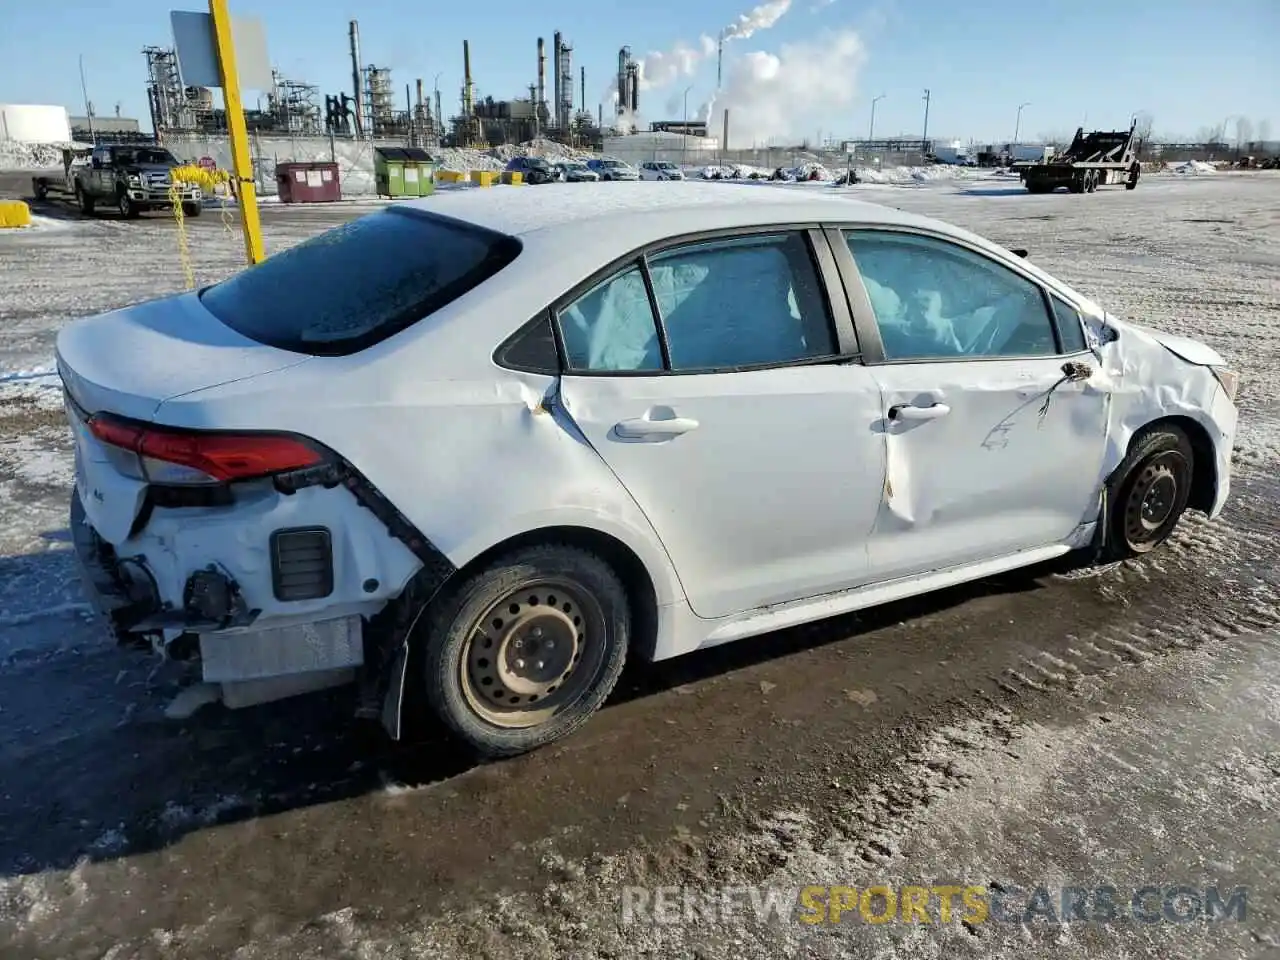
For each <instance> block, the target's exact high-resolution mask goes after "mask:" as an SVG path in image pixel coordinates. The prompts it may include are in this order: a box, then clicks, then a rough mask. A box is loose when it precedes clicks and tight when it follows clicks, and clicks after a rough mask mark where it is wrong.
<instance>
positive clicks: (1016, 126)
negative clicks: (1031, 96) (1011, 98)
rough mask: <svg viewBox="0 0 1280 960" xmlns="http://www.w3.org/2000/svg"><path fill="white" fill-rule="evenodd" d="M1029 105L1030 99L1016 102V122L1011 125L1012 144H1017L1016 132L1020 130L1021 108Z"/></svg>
mask: <svg viewBox="0 0 1280 960" xmlns="http://www.w3.org/2000/svg"><path fill="white" fill-rule="evenodd" d="M1029 106H1031V101H1030V100H1028V101H1027V102H1026V103H1020V104H1018V122H1017V123H1015V124H1014V125H1013V146H1015V147H1016V146H1017V145H1018V133H1019V132H1020V131H1021V130H1022V108H1023V107H1029Z"/></svg>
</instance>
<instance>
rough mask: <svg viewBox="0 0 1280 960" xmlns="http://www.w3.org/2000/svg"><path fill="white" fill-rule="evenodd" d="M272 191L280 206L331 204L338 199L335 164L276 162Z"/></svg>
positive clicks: (340, 188) (339, 194)
mask: <svg viewBox="0 0 1280 960" xmlns="http://www.w3.org/2000/svg"><path fill="white" fill-rule="evenodd" d="M276 192H277V193H278V194H279V195H280V202H281V203H332V202H333V201H335V200H341V199H342V185H341V183H340V181H339V180H338V165H337V164H336V163H329V162H324V163H294V162H291V163H277V164H276Z"/></svg>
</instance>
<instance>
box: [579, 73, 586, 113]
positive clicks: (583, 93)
mask: <svg viewBox="0 0 1280 960" xmlns="http://www.w3.org/2000/svg"><path fill="white" fill-rule="evenodd" d="M581 69H582V106H581V107H579V109H580V110H581V111H582V112H583V113H586V112H587V68H586V67H582V68H581Z"/></svg>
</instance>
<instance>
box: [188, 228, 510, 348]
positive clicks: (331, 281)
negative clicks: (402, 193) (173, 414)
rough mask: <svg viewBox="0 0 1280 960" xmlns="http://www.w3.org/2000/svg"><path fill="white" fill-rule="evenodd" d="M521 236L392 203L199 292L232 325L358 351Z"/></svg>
mask: <svg viewBox="0 0 1280 960" xmlns="http://www.w3.org/2000/svg"><path fill="white" fill-rule="evenodd" d="M519 252H520V241H519V240H517V239H516V238H515V237H510V236H507V235H506V234H501V233H495V232H493V231H491V230H485V229H483V228H481V227H476V226H473V225H471V224H467V223H462V222H460V221H457V220H450V219H448V218H445V217H439V216H435V215H432V214H429V213H426V212H425V211H422V210H409V209H403V208H401V209H395V208H392V209H388V210H382V211H380V212H378V213H374V214H369V215H368V216H364V217H360V218H359V219H357V220H352V221H351V222H350V223H346V224H344V225H342V226H340V227H335V228H334V229H332V230H328V231H326V232H324V233H322V234H320V235H319V236H315V237H312V238H311V239H309V240H305V241H303V242H302V243H300V244H298V245H296V246H293V247H290V248H289V249H288V250H285V251H284V252H282V253H277V254H275V255H273V256H271V257H268V258H267V259H266V260H265V261H263V262H262V263H260V264H258V265H257V266H256V267H250V268H249V269H247V270H244V271H242V272H241V273H238V274H236V275H235V276H233V277H230V278H228V279H226V280H224V281H223V282H222V283H218V284H215V285H213V286H211V287H207V288H205V289H204V290H203V291H201V294H200V301H201V303H203V304H204V306H205V309H206V310H208V311H209V312H210V313H212V314H213V315H214V316H215V317H217V318H218V319H219V320H221V321H222V322H223V323H225V324H226V325H227V326H229V327H231V329H233V330H235V331H237V332H238V333H241V334H243V335H244V336H246V337H249V338H250V339H253V340H257V341H258V342H260V343H266V344H270V345H271V346H273V347H279V348H280V349H283V350H292V351H294V352H296V353H307V354H313V355H322V356H336V355H344V354H349V353H355V352H356V351H358V350H363V349H364V348H365V347H368V346H371V345H372V344H374V343H377V342H379V341H381V340H385V339H386V338H387V337H389V336H391V335H392V334H394V333H397V332H399V331H400V330H403V329H405V328H406V327H408V326H410V325H411V324H413V323H416V322H417V321H418V320H421V319H423V318H424V317H427V316H429V315H430V314H432V313H434V312H435V311H436V310H439V309H440V308H442V307H444V306H445V305H446V304H449V303H451V302H452V301H454V300H456V299H457V298H458V297H460V296H462V295H463V294H464V293H466V292H467V291H468V290H471V289H472V288H473V287H476V286H478V285H479V284H481V283H483V282H484V281H485V280H487V279H488V278H489V277H491V276H493V275H494V274H495V273H497V272H498V271H499V270H501V269H502V268H503V267H505V266H506V265H507V264H509V263H510V262H511V261H512V260H514V259H515V258H516V256H517V255H518V254H519Z"/></svg>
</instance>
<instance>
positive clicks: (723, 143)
mask: <svg viewBox="0 0 1280 960" xmlns="http://www.w3.org/2000/svg"><path fill="white" fill-rule="evenodd" d="M728 149H729V108H728V107H725V108H724V133H723V134H722V135H721V136H720V152H721V153H723V152H724V151H726V150H728Z"/></svg>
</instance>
